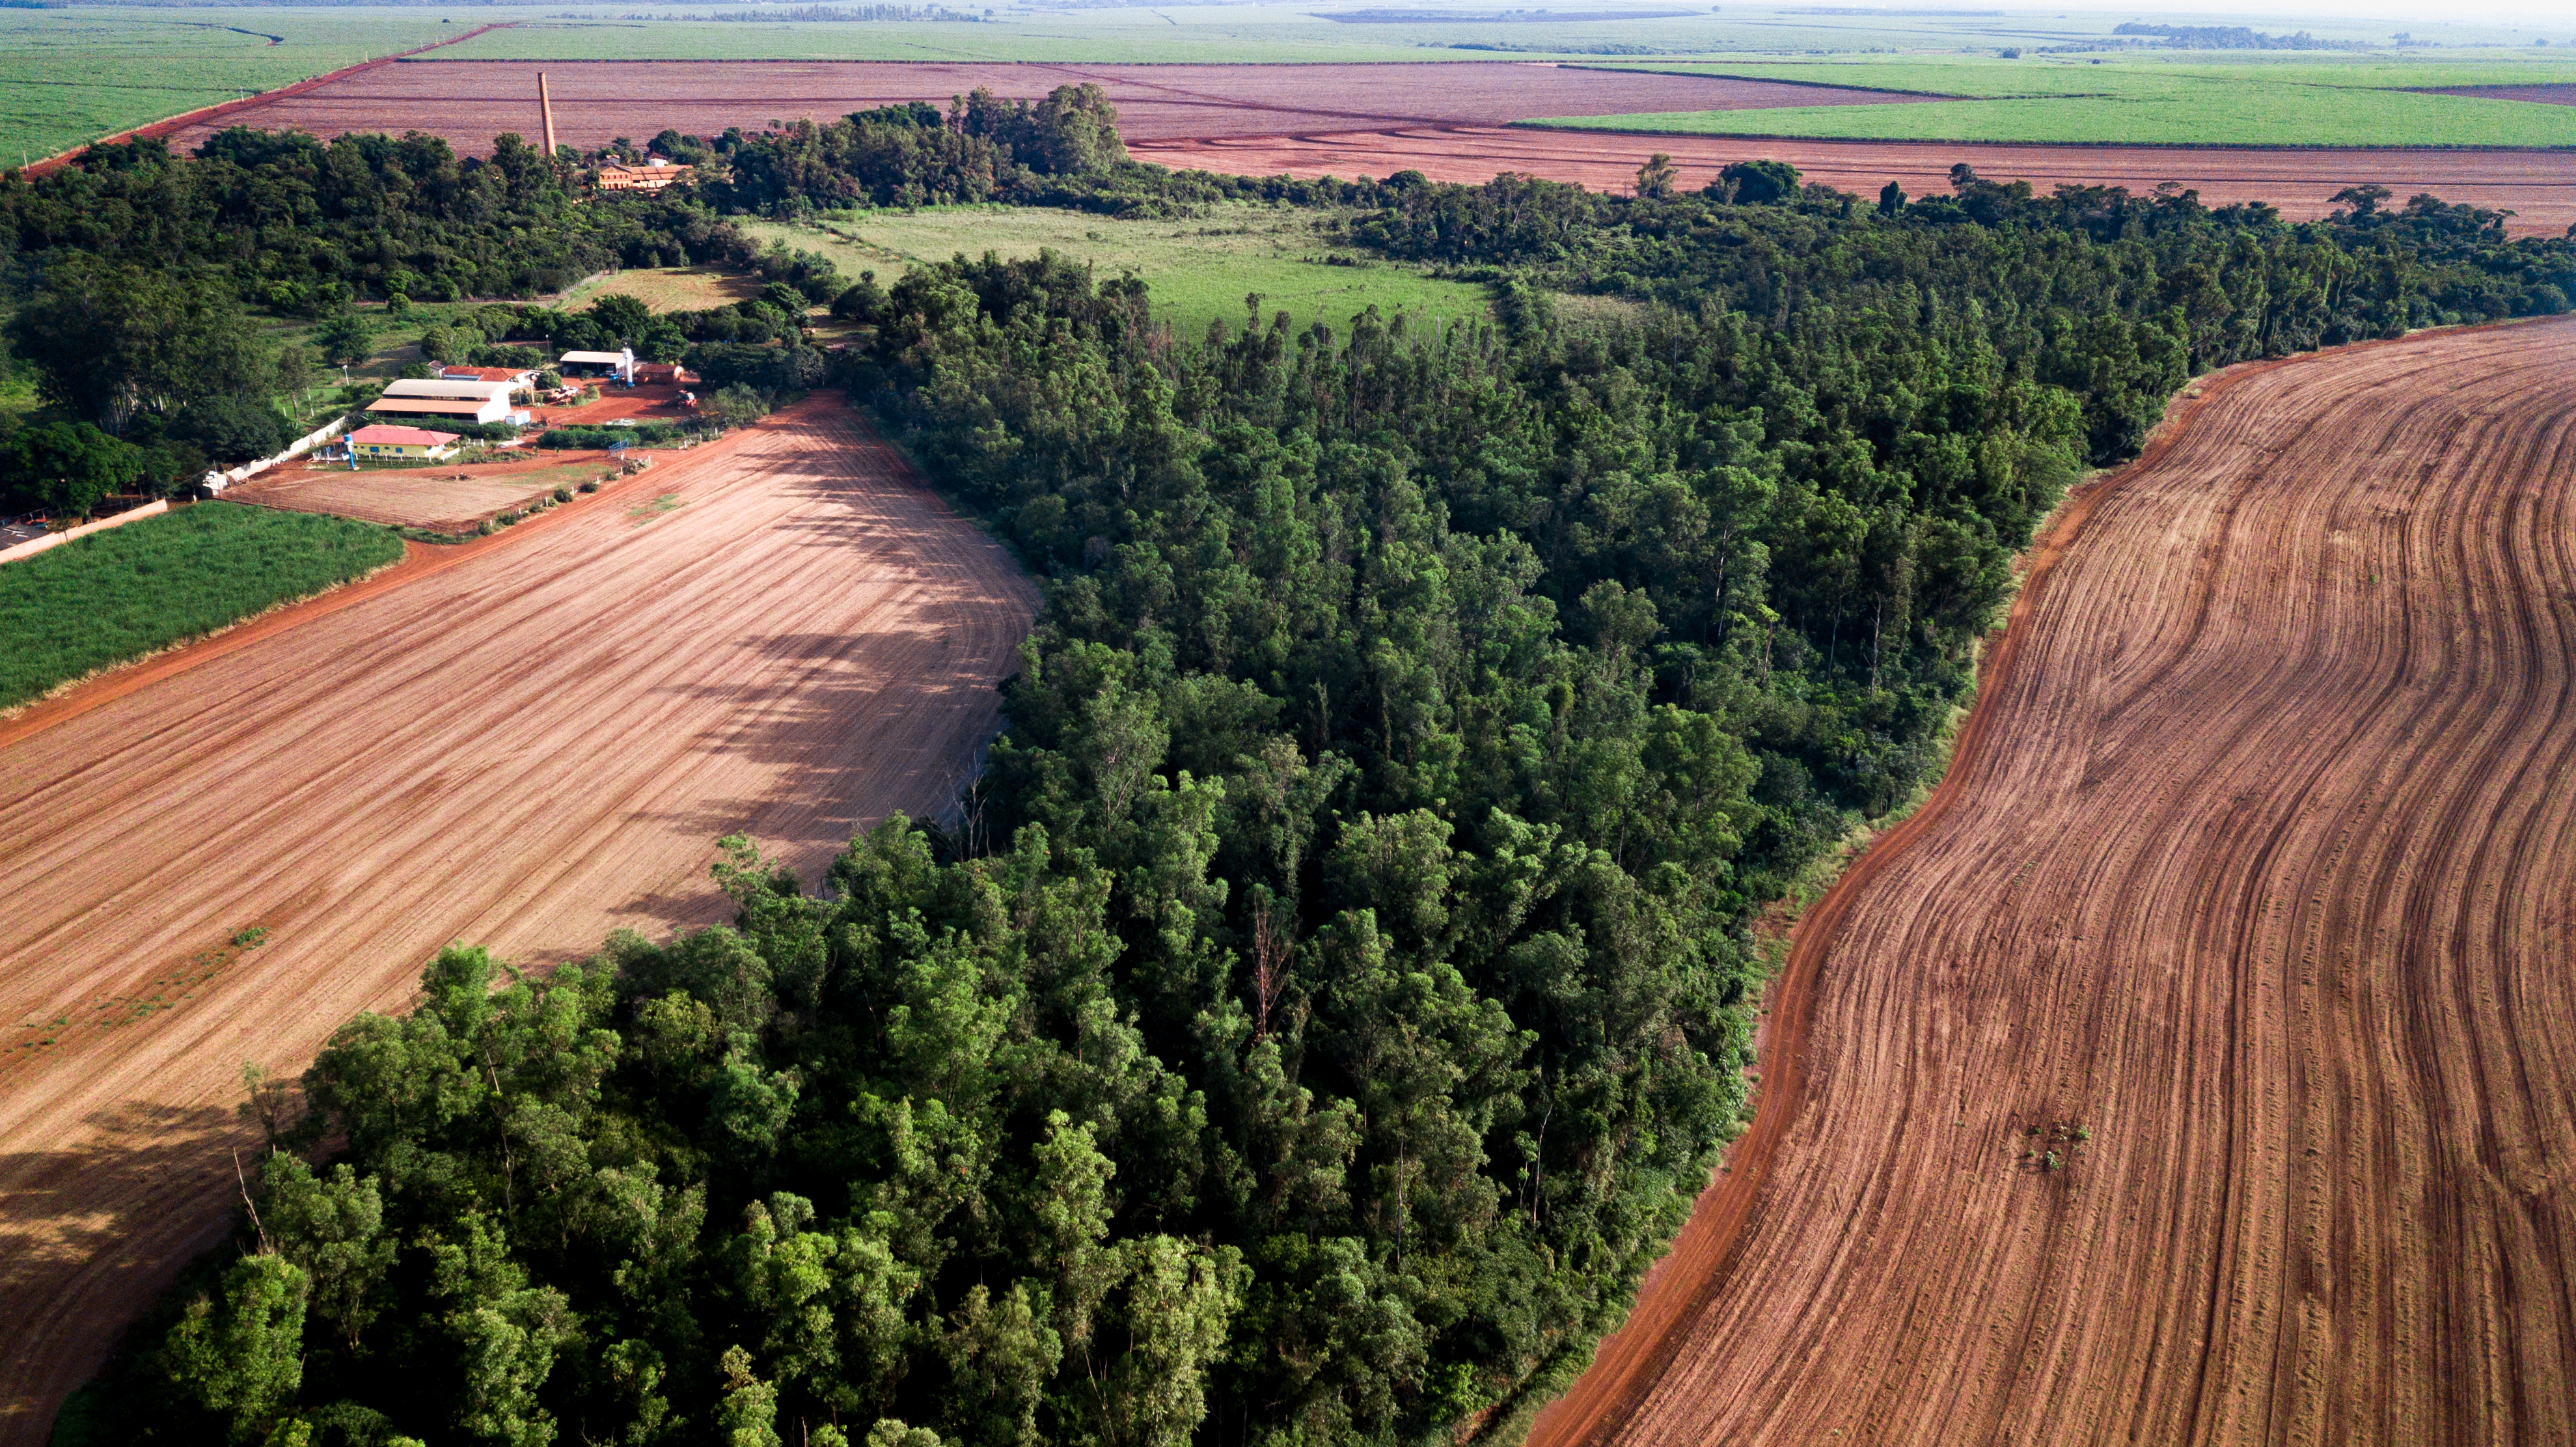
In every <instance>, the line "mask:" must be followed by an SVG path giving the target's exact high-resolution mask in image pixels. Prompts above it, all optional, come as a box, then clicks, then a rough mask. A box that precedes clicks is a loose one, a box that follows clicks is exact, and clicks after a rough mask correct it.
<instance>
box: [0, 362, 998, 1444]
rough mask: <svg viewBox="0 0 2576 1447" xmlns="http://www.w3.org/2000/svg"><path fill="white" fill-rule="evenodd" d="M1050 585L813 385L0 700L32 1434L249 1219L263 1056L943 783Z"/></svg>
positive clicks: (990, 714) (635, 920) (0, 1420)
mask: <svg viewBox="0 0 2576 1447" xmlns="http://www.w3.org/2000/svg"><path fill="white" fill-rule="evenodd" d="M1034 600H1035V595H1034V590H1033V589H1032V587H1031V586H1030V584H1029V583H1028V581H1027V580H1026V579H1025V578H1023V577H1022V576H1021V575H1020V574H1019V572H1018V571H1017V570H1016V568H1014V567H1013V565H1012V563H1011V562H1010V560H1009V558H1008V556H1007V555H1006V554H1005V553H1004V552H1003V550H1002V549H1001V548H1000V547H999V546H997V545H996V544H994V543H993V542H991V541H990V540H989V539H987V538H985V537H984V536H983V535H982V534H981V533H979V532H978V531H976V529H975V528H974V527H972V526H971V525H969V524H968V523H966V522H965V521H963V520H962V519H960V518H958V517H957V516H956V515H954V514H953V513H951V512H950V511H949V510H948V508H947V507H946V506H945V505H943V504H942V503H941V502H939V500H938V499H937V498H936V497H934V496H933V495H932V494H931V493H930V492H928V491H927V490H926V489H925V488H923V487H921V486H920V485H919V484H918V483H917V482H916V481H915V480H914V479H913V478H912V477H911V476H910V475H909V474H908V473H907V472H906V470H905V469H904V467H903V466H902V464H901V463H900V461H899V460H898V459H897V458H896V457H895V456H894V455H893V454H892V453H891V452H889V451H888V450H887V449H886V448H885V447H884V446H883V445H882V444H881V443H879V442H877V441H876V440H875V439H874V438H873V437H872V436H871V435H870V434H868V433H867V432H866V431H865V430H864V429H863V428H862V427H861V426H860V425H859V424H858V423H857V422H856V420H855V419H854V418H853V416H852V414H850V413H849V412H848V411H847V410H845V409H844V408H842V407H841V406H840V405H839V404H838V403H837V402H825V401H822V400H819V399H818V400H816V401H812V402H808V403H805V404H803V405H801V406H799V407H798V408H796V409H793V410H791V411H789V412H786V413H782V414H780V415H779V416H777V417H774V418H772V419H770V420H769V421H767V422H764V423H763V424H761V425H760V426H758V427H755V428H751V429H747V430H745V431H741V432H736V433H734V434H731V435H730V436H728V437H726V438H725V439H724V440H722V441H720V442H717V443H714V444H711V445H709V446H707V447H705V448H701V449H699V450H697V451H695V452H692V453H690V454H688V455H687V456H685V457H684V458H681V459H678V460H675V461H672V462H669V463H666V464H665V465H663V466H659V467H656V468H654V469H653V470H652V471H651V472H648V473H645V474H642V475H640V476H638V477H635V478H632V479H629V480H626V481H624V482H620V483H617V484H615V485H612V486H611V487H608V488H605V489H603V490H602V491H600V492H599V493H597V494H593V495H591V496H588V497H585V498H582V499H580V500H579V501H577V502H574V503H572V504H570V505H567V506H564V507H561V508H558V509H556V510H554V511H552V512H549V513H545V514H542V515H540V516H539V517H538V518H536V519H533V520H531V521H529V522H526V523H522V524H520V525H519V526H518V527H516V528H512V529H509V530H507V531H505V532H502V533H499V534H496V535H494V536H492V537H490V538H486V539H482V540H480V541H477V542H472V543H466V544H462V545H458V546H454V547H445V548H415V549H414V551H413V556H412V557H411V558H410V559H408V560H407V561H406V562H404V563H402V564H400V565H397V566H396V567H395V568H393V569H391V570H388V571H387V572H385V573H382V574H379V575H377V576H376V577H375V578H372V579H370V580H368V581H366V582H363V583H358V584H353V585H351V586H350V587H348V588H345V589H342V590H340V591H338V592H335V593H332V594H328V595H325V596H324V597H322V598H320V599H317V600H314V601H313V602H311V603H308V604H305V605H301V606H299V607H297V608H294V609H289V610H285V611H282V612H280V613H276V614H272V615H270V616H269V617H267V618H265V619H262V620H259V621H257V622H254V623H252V624H248V625H245V626H244V627H242V628H239V629H235V630H233V631H232V632H230V633H226V634H222V635H219V636H217V637H215V638H213V639H211V640H208V641H207V642H206V643H204V644H201V645H198V646H196V647H193V648H189V649H185V650H181V651H179V652H175V653H171V654H166V655H163V656H162V657H160V658H158V659H154V660H152V661H150V662H147V663H144V664H141V665H138V666H136V667H134V668H130V669H126V670H122V671H120V672H118V673H115V674H110V675H108V676H106V677H104V678H102V679H100V680H98V681H97V682H96V683H94V684H91V685H87V686H85V687H83V688H81V689H78V690H74V691H73V692H71V693H69V694H66V695H64V696H62V697H61V698H58V699H55V700H52V701H50V702H48V703H45V704H41V705H39V706H37V707H36V708H33V709H30V710H28V711H27V712H26V713H24V714H22V715H20V716H19V717H18V718H16V719H13V720H10V721H9V722H8V723H7V724H5V725H0V839H6V840H8V841H9V845H8V848H7V849H5V850H0V902H5V904H0V1441H5V1442H8V1443H12V1444H34V1443H40V1442H42V1441H43V1440H44V1439H45V1436H46V1431H47V1423H48V1422H49V1421H50V1419H51V1417H52V1415H53V1412H54V1409H55V1407H56V1405H57V1404H58V1403H59V1402H60V1401H61V1399H62V1397H63V1395H64V1394H65V1393H67V1392H68V1391H69V1390H70V1389H71V1388H72V1387H74V1386H75V1385H77V1384H78V1383H79V1382H80V1381H82V1380H83V1379H84V1378H85V1377H86V1376H87V1375H88V1374H89V1373H90V1372H91V1371H92V1370H93V1369H94V1368H95V1367H96V1365H97V1364H98V1362H99V1361H100V1360H101V1358H102V1356H103V1355H104V1353H105V1352H106V1351H107V1350H108V1348H109V1346H110V1344H111V1343H112V1342H113V1340H114V1338H115V1336H116V1333H117V1331H118V1330H119V1329H120V1327H121V1326H122V1325H123V1323H124V1322H126V1321H127V1320H130V1319H131V1318H132V1316H133V1315H134V1313H135V1312H136V1311H137V1310H139V1309H140V1308H141V1307H142V1306H143V1305H144V1304H145V1303H146V1302H147V1301H149V1300H150V1299H151V1296H152V1294H153V1293H154V1292H155V1291H157V1290H158V1289H159V1288H160V1287H161V1286H162V1284H163V1283H165V1282H166V1281H168V1280H169V1278H170V1275H171V1273H172V1272H173V1271H174V1270H175V1269H176V1268H177V1267H178V1265H179V1264H180V1263H181V1262H182V1261H183V1260H184V1259H185V1258H186V1257H187V1256H188V1255H189V1254H190V1253H192V1252H194V1251H197V1250H200V1249H202V1248H204V1247H205V1246H206V1245H208V1244H209V1243H211V1242H212V1241H213V1240H214V1239H216V1237H217V1235H218V1234H219V1233H220V1232H221V1230H222V1229H223V1224H224V1220H225V1218H226V1215H227V1212H228V1210H229V1209H230V1204H231V1201H232V1191H233V1177H232V1169H233V1168H232V1164H231V1157H230V1152H231V1150H232V1149H233V1148H236V1147H240V1146H243V1145H245V1144H246V1143H248V1142H250V1141H251V1140H252V1137H251V1136H250V1135H249V1134H248V1133H247V1132H246V1130H245V1128H244V1127H243V1125H242V1124H241V1122H240V1121H239V1120H238V1119H237V1117H236V1115H235V1106H236V1104H237V1103H238V1102H239V1101H240V1100H241V1099H242V1088H241V1084H240V1080H239V1071H240V1069H241V1067H242V1065H243V1064H244V1063H245V1062H252V1061H255V1062H258V1063H260V1064H263V1065H265V1066H268V1067H270V1068H272V1069H275V1070H279V1071H287V1072H292V1071H295V1070H298V1069H300V1068H301V1067H302V1066H303V1065H304V1064H305V1063H306V1062H307V1061H308V1060H309V1059H310V1058H311V1057H312V1055H313V1053H314V1051H315V1050H316V1049H317V1048H318V1047H319V1046H320V1045H321V1043H322V1042H323V1040H324V1039H325V1038H326V1037H327V1036H328V1035H329V1033H330V1032H331V1031H332V1030H333V1029H334V1028H336V1027H337V1026H338V1025H339V1024H340V1023H341V1022H343V1021H345V1020H347V1019H348V1018H349V1017H350V1016H351V1015H352V1014H354V1013H356V1012H357V1011H360V1010H365V1009H376V1010H386V1009H395V1008H399V1007H401V1006H402V1005H403V1004H404V1003H405V1001H406V1000H407V999H408V998H409V997H410V995H411V993H412V989H413V984H414V981H415V979H416V978H417V975H418V971H419V969H420V966H421V964H422V962H423V961H424V960H425V959H427V958H428V956H429V955H430V954H431V953H432V952H434V951H435V950H436V949H437V948H438V947H439V946H441V945H443V944H445V943H447V942H448V941H451V940H468V941H474V942H479V943H488V944H489V945H491V946H492V947H494V949H495V950H496V951H497V952H499V953H500V954H502V955H504V956H506V957H508V958H510V959H512V960H515V961H518V962H521V963H523V964H543V963H547V962H551V961H558V960H562V959H564V958H567V957H570V956H573V955H577V954H579V953H580V952H582V951H585V950H587V949H590V948H593V947H595V946H596V945H597V944H598V943H599V941H600V940H601V939H602V938H603V937H604V936H605V935H607V933H608V932H609V931H611V930H614V929H617V928H621V927H632V928H636V929H640V930H643V931H645V932H646V933H648V934H659V933H661V932H663V931H667V930H670V929H672V928H675V927H678V926H684V925H696V924H705V923H710V922H713V921H715V920H717V919H719V918H721V917H722V916H723V914H724V911H725V906H724V904H723V902H722V900H721V899H720V897H719V896H718V895H717V894H716V892H715V890H714V888H713V886H712V884H711V882H710V881H709V879H708V877H707V866H708V864H709V862H710V861H711V859H712V858H713V854H714V848H713V841H714V839H715V838H716V836H717V835H719V834H722V833H725V832H727V831H731V830H736V829H740V830H744V831H746V832H748V833H750V834H751V835H753V836H754V837H755V838H757V839H759V840H760V841H761V842H762V844H763V846H764V847H766V848H768V849H770V850H772V851H774V852H776V853H778V854H780V855H781V856H783V857H784V858H785V860H787V861H788V862H789V863H790V864H792V865H793V866H795V867H796V868H797V869H799V870H800V871H802V872H803V873H804V874H805V875H806V877H807V878H808V879H813V878H815V877H817V876H818V874H819V871H820V869H821V867H822V866H823V864H824V863H825V861H826V860H827V859H828V858H829V857H830V856H831V855H832V853H833V852H835V851H836V850H837V849H838V848H840V847H841V846H842V845H843V844H844V843H846V841H847V840H848V839H849V837H850V836H851V834H852V833H853V832H854V831H856V830H858V829H860V828H861V827H863V826H865V825H867V824H869V823H870V822H872V821H874V820H875V819H877V818H878V817H880V816H882V815H884V814H886V813H889V812H891V811H894V810H898V809H900V810H906V811H909V812H912V813H914V814H917V815H919V814H929V813H934V812H936V811H938V810H939V809H941V808H942V807H943V806H944V805H945V804H946V803H947V802H948V801H949V800H950V799H951V798H952V797H953V791H954V789H955V787H956V785H957V784H958V783H959V782H960V781H961V780H962V779H964V778H965V777H967V776H968V774H969V773H970V771H971V770H972V769H973V767H974V765H975V761H976V756H977V753H978V751H979V750H980V748H981V746H982V745H983V743H984V742H985V741H986V740H987V739H988V738H989V737H990V736H991V734H992V732H993V730H994V728H995V726H996V722H997V712H996V705H997V695H996V694H995V692H994V684H995V682H996V680H998V679H999V678H1000V677H1001V676H1002V675H1003V674H1004V673H1005V672H1007V671H1009V670H1010V668H1011V667H1012V666H1013V665H1012V660H1013V658H1014V656H1015V655H1014V650H1015V649H1016V647H1017V645H1018V644H1019V641H1020V639H1021V637H1022V636H1023V634H1024V633H1025V631H1026V629H1027V625H1028V621H1029V618H1030V616H1031V612H1032V609H1033V606H1034ZM250 925H258V926H262V927H265V928H266V929H267V930H268V931H269V932H270V933H269V935H268V938H267V942H266V943H264V944H262V945H260V946H258V947H257V948H255V949H247V950H243V949H235V948H233V947H231V946H230V945H229V943H228V941H230V940H231V938H232V937H233V934H234V931H236V930H237V929H240V928H242V927H244V926H250ZM46 1042H50V1043H46Z"/></svg>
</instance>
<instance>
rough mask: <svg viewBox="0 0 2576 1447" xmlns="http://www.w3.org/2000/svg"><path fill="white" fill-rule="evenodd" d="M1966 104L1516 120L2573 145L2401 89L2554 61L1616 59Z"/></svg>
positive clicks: (2082, 138) (2502, 103)
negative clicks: (1724, 61) (1764, 62)
mask: <svg viewBox="0 0 2576 1447" xmlns="http://www.w3.org/2000/svg"><path fill="white" fill-rule="evenodd" d="M1624 68H1633V69H1652V70H1657V71H1669V72H1674V73H1680V74H1699V75H1728V76H1740V77H1743V78H1746V79H1754V80H1791V81H1803V82H1808V83H1812V84H1818V85H1843V86H1857V87H1865V88H1869V89H1875V90H1888V91H1911V92H1918V93H1924V94H1933V95H1946V96H1958V97H1965V99H1958V100H1943V101H1907V102H1891V103H1889V104H1886V105H1849V106H1795V107H1787V108H1782V109H1775V110H1737V111H1695V112H1691V111H1683V112H1663V113H1646V114H1633V115H1613V116H1563V117H1557V118H1553V119H1549V120H1541V121H1531V122H1528V123H1527V124H1530V125H1534V126H1547V127H1555V128H1562V129H1572V130H1602V131H1643V132H1653V133H1659V134H1668V135H1716V136H1791V137H1799V138H1802V139H1819V140H1822V139H1844V140H1884V141H2028V142H2067V143H2112V144H2126V145H2258V146H2534V147H2558V146H2576V106H2559V105H2541V104H2534V103H2531V102H2527V101H2511V100H2494V99H2489V98H2486V97H2478V96H2449V95H2424V94H2420V93H2418V92H2417V91H2416V90H2413V89H2410V87H2421V86H2451V85H2533V84H2553V83H2556V84H2564V83H2571V82H2576V57H2571V58H2570V59H2569V60H2567V61H2530V60H2520V59H2515V60H2505V59H2497V60H2491V61H2487V62H2483V63H2479V62H2469V61H2461V60H2456V59H2450V60H2438V61H2418V60H2416V59H2414V58H2412V57H2408V58H2402V59H2401V58H2391V59H2386V60H2370V59H2363V58H2360V57H2355V58H2353V59H2350V60H2338V61H2327V62H2319V61H2316V60H2313V59H2300V60H2280V59H2273V58H2271V57H2270V56H2262V57H2254V56H2247V57H2244V58H2241V59H2239V58H2227V57H2217V56H2213V55H2208V54H2201V55H2195V56H2192V57H2191V58H2189V59H2187V60H2183V59H2171V58H2165V57H2158V58H2155V59H2148V58H2145V57H2142V56H2138V55H2134V54H2132V55H2121V56H2114V57H2107V58H2104V59H2102V61H2101V63H2100V64H2093V63H2091V62H2090V61H2088V60H2086V59H2083V58H2072V59H2070V58H2068V57H2063V56H2052V57H2047V58H2026V59H2023V60H2019V61H2006V60H2000V59H1996V58H1993V57H1945V58H1923V57H1906V58H1888V59H1878V58H1863V59H1845V60H1833V61H1813V62H1801V63H1794V64H1772V65H1760V64H1725V65H1666V64H1656V65H1652V66H1636V67H1624Z"/></svg>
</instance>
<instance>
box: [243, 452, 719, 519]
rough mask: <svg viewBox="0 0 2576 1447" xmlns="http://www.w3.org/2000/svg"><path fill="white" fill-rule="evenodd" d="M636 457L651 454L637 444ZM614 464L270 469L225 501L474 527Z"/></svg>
mask: <svg viewBox="0 0 2576 1447" xmlns="http://www.w3.org/2000/svg"><path fill="white" fill-rule="evenodd" d="M631 455H632V456H635V457H643V456H645V455H646V454H645V453H644V452H643V451H642V450H641V449H638V450H637V451H635V452H634V453H633V454H631ZM673 455H676V454H673ZM661 460H663V461H666V462H667V461H668V460H669V458H668V457H664V458H662V459H661ZM613 466H614V464H612V463H610V462H609V460H608V454H607V453H605V452H596V451H574V452H543V453H534V454H531V455H528V456H524V457H521V458H518V459H516V460H514V461H511V462H506V463H491V462H483V463H473V464H470V465H467V466H463V467H458V466H453V465H445V464H441V465H433V466H429V467H404V468H382V469H376V470H362V471H358V472H351V471H350V470H348V468H346V467H329V466H325V465H323V464H321V463H315V464H312V465H311V466H307V467H298V468H293V469H285V468H281V469H278V470H276V471H273V472H268V473H264V474H262V475H261V476H259V477H257V478H254V479H252V480H251V481H249V482H247V483H244V484H242V485H241V486H239V487H235V488H232V489H230V490H228V491H227V492H225V494H224V500H225V501H227V502H246V503H253V504H256V505H258V506H260V507H275V508H285V509H287V510H288V511H291V512H327V513H335V514H337V515H339V516H341V517H346V518H356V519H358V520H359V521H361V522H371V523H389V524H392V525H395V526H399V527H415V528H424V529H428V530H431V531H439V532H470V531H472V530H473V529H474V527H475V526H476V525H477V524H479V523H481V522H482V521H483V520H484V519H485V518H488V517H491V516H492V515H493V514H495V513H499V512H505V511H508V510H509V509H512V508H516V507H519V506H520V505H522V504H525V503H530V502H534V501H536V500H537V499H538V498H541V497H544V496H546V495H547V494H549V493H552V492H553V491H554V490H555V489H556V488H558V487H579V486H581V484H583V483H584V482H595V481H597V480H599V478H600V477H601V476H602V475H604V474H605V473H607V472H609V471H610V470H611V468H612V467H613Z"/></svg>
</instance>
